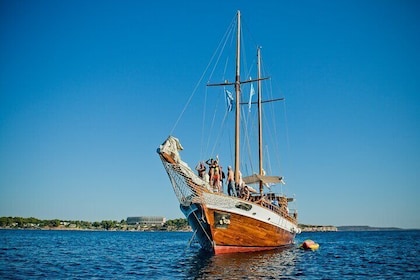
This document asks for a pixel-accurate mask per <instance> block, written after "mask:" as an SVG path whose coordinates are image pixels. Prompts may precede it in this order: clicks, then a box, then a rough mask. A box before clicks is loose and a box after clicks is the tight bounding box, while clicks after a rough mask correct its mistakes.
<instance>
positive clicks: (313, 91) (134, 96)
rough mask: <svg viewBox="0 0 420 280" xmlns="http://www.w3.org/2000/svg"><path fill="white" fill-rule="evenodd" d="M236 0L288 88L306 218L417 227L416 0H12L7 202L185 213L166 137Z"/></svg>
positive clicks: (4, 13)
mask: <svg viewBox="0 0 420 280" xmlns="http://www.w3.org/2000/svg"><path fill="white" fill-rule="evenodd" d="M238 9H240V10H241V12H242V16H243V18H244V20H245V21H246V24H247V28H249V29H251V30H252V34H258V36H257V38H255V39H256V40H257V41H258V43H260V44H262V45H263V46H264V54H265V55H264V57H266V58H267V57H269V58H270V65H271V66H270V68H271V73H272V75H273V76H276V79H277V83H278V84H279V85H280V88H281V90H282V94H283V95H284V96H285V97H286V108H287V126H288V129H287V134H288V139H289V143H288V150H287V156H286V157H285V162H284V165H285V167H284V172H285V173H286V174H283V175H284V176H285V177H286V178H287V188H288V190H291V191H292V192H293V193H294V194H296V197H297V206H298V209H299V213H300V222H301V223H308V224H332V225H371V226H397V227H404V228H420V204H419V202H418V199H419V197H420V183H419V182H420V176H419V174H420V148H419V146H420V145H419V143H420V127H419V123H420V115H419V112H420V105H419V104H420V51H419V50H420V17H419V12H420V4H419V2H418V1H406V0H403V1H402V0H394V1H391V0H385V1H382V0H381V1H379V0H369V1H274V0H273V1H258V4H257V2H252V1H185V2H183V1H4V0H3V1H0V216H23V217H29V216H34V217H37V218H41V219H53V218H58V219H71V220H90V221H100V220H103V219H115V220H120V219H125V218H126V217H127V216H139V215H162V216H166V217H167V218H170V219H171V218H179V217H182V214H181V212H180V210H179V208H178V202H177V200H176V198H175V195H174V194H173V191H172V189H171V187H170V184H169V180H168V177H167V175H166V173H165V171H164V169H163V167H162V165H161V162H160V160H159V158H158V156H157V154H156V148H157V147H158V145H159V144H161V143H162V142H163V140H164V139H166V137H167V136H168V134H169V133H170V132H171V129H172V128H173V127H174V124H175V120H176V118H177V117H178V116H179V114H180V112H181V111H182V109H183V106H184V104H185V102H186V100H187V99H188V97H189V96H190V94H191V92H192V90H193V88H194V86H195V84H196V83H197V81H198V80H199V78H200V75H201V73H202V72H203V71H204V69H205V67H206V65H207V63H208V61H209V59H210V57H211V55H212V54H213V52H214V50H215V48H216V47H217V44H218V43H219V40H220V38H221V36H222V35H223V33H224V32H225V30H226V28H227V26H228V25H229V23H230V22H231V20H232V18H233V17H234V16H235V13H236V11H237V10H238ZM184 122H185V120H184ZM199 131H201V130H199ZM175 134H176V136H177V137H179V138H181V141H182V138H184V139H185V138H189V139H193V138H194V137H196V134H197V133H195V132H194V130H192V129H191V128H189V129H188V128H187V129H185V128H183V127H181V129H178V130H175ZM197 142H199V141H197ZM187 143H193V141H187ZM189 145H191V144H189ZM184 148H185V149H186V151H185V153H188V152H187V150H189V149H197V147H191V148H190V147H188V146H186V145H185V144H184ZM194 160H198V158H197V159H194ZM193 164H194V162H193V163H190V165H193Z"/></svg>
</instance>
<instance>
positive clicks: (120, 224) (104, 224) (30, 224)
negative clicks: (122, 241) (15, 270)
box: [0, 217, 191, 231]
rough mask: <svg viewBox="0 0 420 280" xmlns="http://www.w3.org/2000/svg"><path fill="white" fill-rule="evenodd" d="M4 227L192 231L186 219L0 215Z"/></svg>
mask: <svg viewBox="0 0 420 280" xmlns="http://www.w3.org/2000/svg"><path fill="white" fill-rule="evenodd" d="M0 228H2V229H50V230H51V229H52V230H54V229H55V230H120V231H124V230H127V231H190V230H191V228H190V227H189V225H188V222H187V220H186V219H182V218H180V219H174V220H168V221H166V222H165V223H164V224H163V225H162V224H149V225H147V224H135V225H129V224H127V221H126V220H121V221H115V220H102V221H100V222H97V221H96V222H88V221H80V220H75V221H73V220H60V219H52V220H40V219H37V218H33V217H30V218H23V217H0Z"/></svg>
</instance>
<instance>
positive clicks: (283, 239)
mask: <svg viewBox="0 0 420 280" xmlns="http://www.w3.org/2000/svg"><path fill="white" fill-rule="evenodd" d="M206 212H207V213H206V217H207V221H208V222H209V223H210V225H211V231H212V235H213V241H214V242H215V243H216V245H219V246H244V247H279V246H283V245H287V244H290V243H291V242H292V241H293V238H294V235H293V234H291V233H289V232H287V231H285V230H283V229H281V228H279V227H276V226H274V225H271V224H268V223H264V222H261V221H258V220H255V219H252V218H248V217H245V216H241V215H238V214H234V213H231V214H230V224H229V225H228V226H227V228H218V227H216V226H215V221H214V212H220V211H215V210H212V209H207V211H206Z"/></svg>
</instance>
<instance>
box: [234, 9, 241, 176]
mask: <svg viewBox="0 0 420 280" xmlns="http://www.w3.org/2000/svg"><path fill="white" fill-rule="evenodd" d="M237 24H238V27H237V36H236V76H235V93H236V106H235V112H236V117H235V182H236V184H239V138H240V117H241V116H240V113H241V110H240V95H241V94H240V93H241V81H240V55H241V12H240V11H238V12H237Z"/></svg>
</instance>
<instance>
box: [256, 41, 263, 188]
mask: <svg viewBox="0 0 420 280" xmlns="http://www.w3.org/2000/svg"><path fill="white" fill-rule="evenodd" d="M260 50H261V48H260V47H258V48H257V69H258V75H257V79H258V87H257V93H258V101H257V102H258V151H259V167H260V175H261V176H262V175H264V174H263V163H262V162H263V147H262V144H263V141H262V106H261V52H260ZM263 189H264V188H263V182H262V181H260V194H262V193H263Z"/></svg>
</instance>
